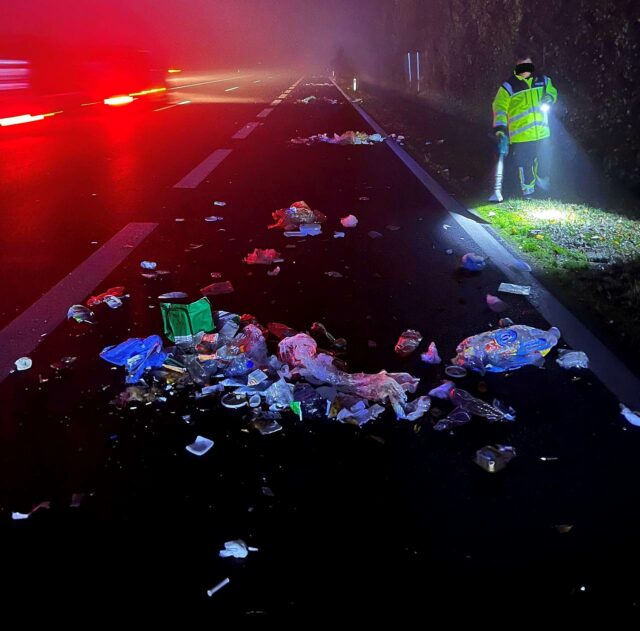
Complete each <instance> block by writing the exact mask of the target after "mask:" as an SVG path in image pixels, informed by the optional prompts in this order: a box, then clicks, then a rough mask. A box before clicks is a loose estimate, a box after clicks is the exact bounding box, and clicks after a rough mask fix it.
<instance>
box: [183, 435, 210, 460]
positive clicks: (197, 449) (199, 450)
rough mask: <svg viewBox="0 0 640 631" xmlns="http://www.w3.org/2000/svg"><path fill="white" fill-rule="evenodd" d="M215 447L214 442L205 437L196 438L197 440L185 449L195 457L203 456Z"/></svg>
mask: <svg viewBox="0 0 640 631" xmlns="http://www.w3.org/2000/svg"><path fill="white" fill-rule="evenodd" d="M211 447H213V441H212V440H211V439H210V438H205V437H204V436H196V439H195V440H194V441H193V442H192V443H191V444H190V445H187V446H186V447H185V449H186V450H187V451H188V452H190V453H192V454H193V455H194V456H203V455H204V454H206V453H207V451H209V449H211Z"/></svg>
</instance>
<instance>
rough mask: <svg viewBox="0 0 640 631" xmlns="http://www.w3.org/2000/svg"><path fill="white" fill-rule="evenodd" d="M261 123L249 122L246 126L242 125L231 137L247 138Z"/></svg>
mask: <svg viewBox="0 0 640 631" xmlns="http://www.w3.org/2000/svg"><path fill="white" fill-rule="evenodd" d="M259 125H260V123H247V124H246V125H245V126H244V127H241V128H240V129H239V130H238V131H237V132H236V133H235V134H233V136H231V138H233V139H234V140H243V139H245V138H246V137H247V136H248V135H249V134H250V133H251V132H252V131H253V130H254V129H255V128H256V127H258V126H259Z"/></svg>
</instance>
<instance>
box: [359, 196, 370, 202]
mask: <svg viewBox="0 0 640 631" xmlns="http://www.w3.org/2000/svg"><path fill="white" fill-rule="evenodd" d="M358 199H359V200H360V201H361V202H368V201H369V198H368V197H366V196H365V195H363V196H362V197H358Z"/></svg>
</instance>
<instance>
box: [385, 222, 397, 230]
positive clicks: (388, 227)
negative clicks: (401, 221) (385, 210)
mask: <svg viewBox="0 0 640 631" xmlns="http://www.w3.org/2000/svg"><path fill="white" fill-rule="evenodd" d="M385 228H386V229H387V230H389V231H390V232H395V231H396V230H400V226H394V225H392V224H389V225H387V226H385Z"/></svg>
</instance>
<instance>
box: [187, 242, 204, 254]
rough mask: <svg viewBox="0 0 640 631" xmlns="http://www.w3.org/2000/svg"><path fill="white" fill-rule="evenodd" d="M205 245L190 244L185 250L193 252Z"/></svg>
mask: <svg viewBox="0 0 640 631" xmlns="http://www.w3.org/2000/svg"><path fill="white" fill-rule="evenodd" d="M203 245H204V244H203V243H190V244H189V245H188V246H187V247H186V248H185V249H184V251H185V252H193V250H199V249H200V248H201V247H202V246H203Z"/></svg>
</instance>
